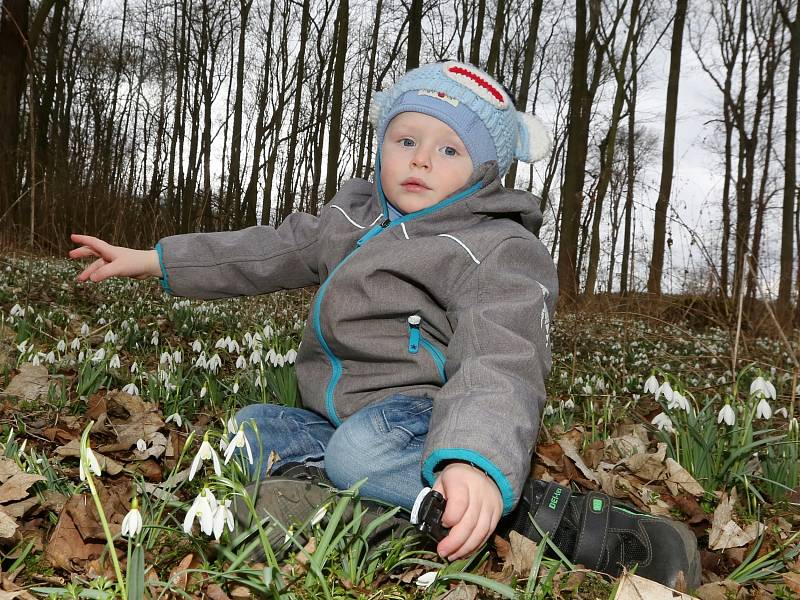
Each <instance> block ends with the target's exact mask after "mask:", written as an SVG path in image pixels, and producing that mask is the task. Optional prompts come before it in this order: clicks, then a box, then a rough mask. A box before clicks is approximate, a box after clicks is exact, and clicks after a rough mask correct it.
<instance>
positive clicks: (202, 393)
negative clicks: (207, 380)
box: [200, 384, 208, 398]
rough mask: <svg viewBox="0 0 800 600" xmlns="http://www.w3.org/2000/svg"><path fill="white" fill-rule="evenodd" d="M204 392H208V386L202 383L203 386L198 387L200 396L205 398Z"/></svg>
mask: <svg viewBox="0 0 800 600" xmlns="http://www.w3.org/2000/svg"><path fill="white" fill-rule="evenodd" d="M206 394H208V388H207V387H206V385H205V384H203V387H201V388H200V397H201V398H205V397H206Z"/></svg>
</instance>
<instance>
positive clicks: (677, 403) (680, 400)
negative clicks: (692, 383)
mask: <svg viewBox="0 0 800 600" xmlns="http://www.w3.org/2000/svg"><path fill="white" fill-rule="evenodd" d="M667 408H669V409H670V410H672V409H675V408H681V409H683V410H685V411H686V412H689V401H688V400H687V399H686V397H685V396H684V395H683V394H681V393H680V392H679V391H678V390H673V391H672V398H670V400H669V402H668V403H667Z"/></svg>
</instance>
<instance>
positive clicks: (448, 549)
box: [436, 507, 478, 559]
mask: <svg viewBox="0 0 800 600" xmlns="http://www.w3.org/2000/svg"><path fill="white" fill-rule="evenodd" d="M477 522H478V510H476V509H475V508H473V507H470V509H469V510H468V511H467V512H466V513H465V514H464V516H463V518H462V519H461V520H460V521H458V523H456V524H455V525H454V526H453V527H451V528H450V533H449V534H448V535H447V537H446V538H444V539H443V540H442V541H441V542H439V545H438V546H437V547H436V551H437V552H438V553H439V555H440V556H444V557H447V558H448V559H454V558H457V557H458V556H460V555H459V554H458V551H459V550H460V549H461V548H462V547H463V546H464V544H465V543H466V541H467V540H468V539H469V538H470V535H471V534H472V531H473V529H474V528H475V525H476V523H477Z"/></svg>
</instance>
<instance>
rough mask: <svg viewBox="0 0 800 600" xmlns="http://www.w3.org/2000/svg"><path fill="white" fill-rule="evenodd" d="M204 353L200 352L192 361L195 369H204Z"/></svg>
mask: <svg viewBox="0 0 800 600" xmlns="http://www.w3.org/2000/svg"><path fill="white" fill-rule="evenodd" d="M206 365H207V363H206V355H205V353H202V352H201V353H200V356H198V357H197V360H195V361H194V367H195V369H205V368H206Z"/></svg>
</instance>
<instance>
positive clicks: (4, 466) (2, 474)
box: [0, 457, 22, 482]
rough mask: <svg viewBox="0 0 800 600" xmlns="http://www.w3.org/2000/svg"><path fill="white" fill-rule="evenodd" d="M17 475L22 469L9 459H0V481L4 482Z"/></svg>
mask: <svg viewBox="0 0 800 600" xmlns="http://www.w3.org/2000/svg"><path fill="white" fill-rule="evenodd" d="M17 473H22V469H20V468H19V467H18V466H17V463H16V462H14V461H13V460H11V459H10V458H5V457H0V481H2V482H6V481H8V480H9V479H10V478H11V477H13V476H14V475H16V474H17Z"/></svg>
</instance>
